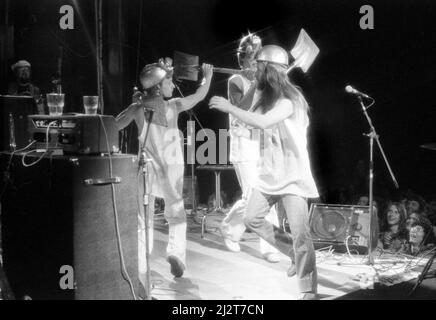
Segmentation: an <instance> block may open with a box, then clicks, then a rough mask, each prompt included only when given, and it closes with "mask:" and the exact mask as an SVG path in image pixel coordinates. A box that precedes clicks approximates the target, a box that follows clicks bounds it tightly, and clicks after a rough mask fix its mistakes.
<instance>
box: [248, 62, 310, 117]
mask: <svg viewBox="0 0 436 320" xmlns="http://www.w3.org/2000/svg"><path fill="white" fill-rule="evenodd" d="M258 88H259V90H262V97H261V99H260V101H259V104H258V107H257V108H261V111H262V113H266V112H267V111H269V110H271V109H272V108H273V107H274V105H275V103H276V102H277V100H278V99H280V98H287V99H289V100H291V101H292V103H293V104H294V106H296V107H297V108H301V109H302V111H304V112H306V113H307V112H308V111H309V105H308V104H307V101H306V99H305V98H304V96H303V93H302V92H301V90H300V89H299V88H298V87H297V86H295V85H294V84H292V83H291V81H290V80H289V78H288V75H287V73H286V69H285V68H284V67H282V66H280V65H277V64H273V63H267V64H266V65H265V69H264V71H263V73H262V75H261V77H260V79H259V84H258ZM257 108H256V109H257Z"/></svg>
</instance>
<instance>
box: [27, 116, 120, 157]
mask: <svg viewBox="0 0 436 320" xmlns="http://www.w3.org/2000/svg"><path fill="white" fill-rule="evenodd" d="M28 125H29V126H28V129H29V134H30V139H31V140H35V141H36V148H37V149H45V148H46V147H47V133H48V147H49V148H60V149H62V150H63V152H64V153H65V154H79V155H90V154H99V153H109V152H110V153H116V152H118V151H119V138H118V128H117V126H116V123H115V118H114V117H113V116H107V115H85V114H73V115H62V116H47V115H31V116H28ZM105 131H106V132H105ZM106 136H107V141H106ZM107 144H109V149H108V146H107Z"/></svg>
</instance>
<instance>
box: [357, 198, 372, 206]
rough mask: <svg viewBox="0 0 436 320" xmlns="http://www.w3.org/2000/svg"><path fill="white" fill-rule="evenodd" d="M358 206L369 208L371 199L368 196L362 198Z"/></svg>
mask: <svg viewBox="0 0 436 320" xmlns="http://www.w3.org/2000/svg"><path fill="white" fill-rule="evenodd" d="M357 205H358V206H367V205H369V199H368V197H367V196H361V197H360V198H359V201H358V202H357Z"/></svg>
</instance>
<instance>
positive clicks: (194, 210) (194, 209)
mask: <svg viewBox="0 0 436 320" xmlns="http://www.w3.org/2000/svg"><path fill="white" fill-rule="evenodd" d="M174 86H175V87H176V88H177V91H178V92H179V94H180V96H181V97H182V98H184V97H185V96H184V95H183V93H182V91H181V90H180V87H179V86H178V85H176V84H175V83H174ZM187 112H188V114H189V121H190V122H191V121H193V119H195V122H197V123H198V125H199V126H200V128H201V130H203V131H204V128H203V125H202V124H201V122H200V120H199V119H198V118H197V116H196V115H195V113H194V111H192V109H189V110H187ZM204 132H205V133H206V136H207V132H206V131H204ZM193 134H194V136H195V127H194V132H193ZM208 138H209V137H208ZM189 143H190V142H189V141H187V144H189ZM193 143H194V152H193V154H192V159H190V160H191V163H190V164H189V166H190V169H191V170H190V171H191V192H192V215H191V216H192V217H193V219H192V220H193V221H194V222H195V223H197V224H198V222H197V221H196V220H195V216H196V215H197V199H196V191H195V180H194V179H195V138H194V141H193ZM187 160H188V159H187Z"/></svg>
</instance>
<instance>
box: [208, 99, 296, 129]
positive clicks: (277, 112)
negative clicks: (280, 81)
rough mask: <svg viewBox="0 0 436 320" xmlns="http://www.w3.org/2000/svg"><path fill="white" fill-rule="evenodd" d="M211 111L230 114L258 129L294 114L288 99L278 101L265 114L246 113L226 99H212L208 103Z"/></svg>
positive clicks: (265, 127)
mask: <svg viewBox="0 0 436 320" xmlns="http://www.w3.org/2000/svg"><path fill="white" fill-rule="evenodd" d="M209 106H210V108H211V109H217V110H220V111H222V112H226V113H230V114H231V115H232V116H234V117H236V118H238V119H239V120H241V121H242V122H245V123H246V124H248V125H250V126H252V127H254V128H259V129H267V128H270V127H272V126H273V125H275V124H277V123H279V122H281V121H283V120H285V119H286V118H288V117H289V116H291V115H292V113H293V112H294V107H293V105H292V102H291V101H290V100H288V99H281V100H279V101H278V102H277V103H276V105H275V106H274V108H272V109H271V110H270V111H268V112H267V113H265V114H259V113H254V112H248V111H245V110H242V109H240V108H238V107H235V106H234V105H232V104H231V103H230V102H229V101H228V100H227V99H224V98H222V97H212V99H210V102H209Z"/></svg>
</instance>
